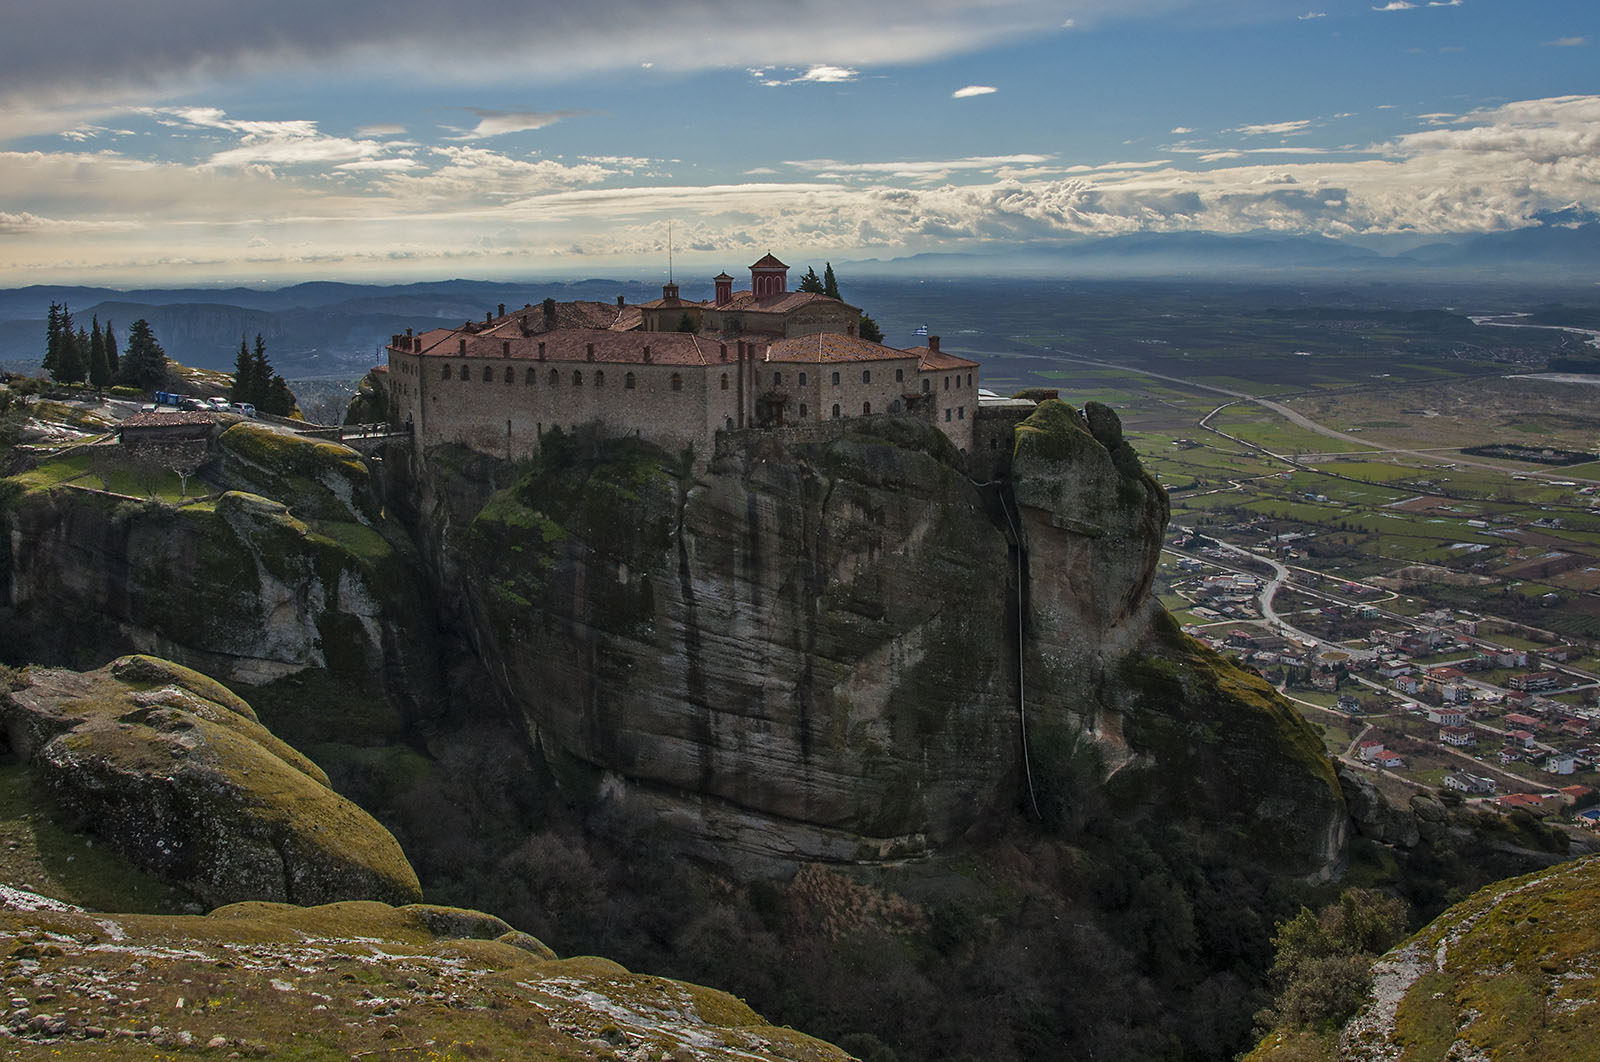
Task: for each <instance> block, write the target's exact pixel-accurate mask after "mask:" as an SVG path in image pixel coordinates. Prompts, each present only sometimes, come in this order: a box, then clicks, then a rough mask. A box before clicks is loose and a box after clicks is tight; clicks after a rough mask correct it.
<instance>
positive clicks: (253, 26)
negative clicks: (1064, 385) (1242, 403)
mask: <svg viewBox="0 0 1600 1062" xmlns="http://www.w3.org/2000/svg"><path fill="white" fill-rule="evenodd" d="M8 8H9V10H8V17H7V19H6V32H5V34H4V35H3V36H0V286H6V287H13V286H20V285H24V284H33V283H108V284H122V285H130V284H138V285H148V284H163V283H183V284H193V283H212V282H215V283H224V282H226V283H235V282H243V283H258V282H265V283H274V284H276V283H282V282H285V281H290V280H300V279H318V278H339V279H350V280H394V279H403V278H418V279H421V278H444V277H454V276H470V277H527V278H535V277H548V276H571V275H618V274H627V273H630V272H631V273H633V274H634V275H653V271H655V270H656V267H657V266H660V267H662V268H664V260H665V256H666V245H667V240H668V229H669V223H670V226H671V231H672V233H673V241H674V244H675V247H676V250H677V260H678V262H679V263H680V265H681V267H682V268H683V269H684V270H685V271H686V272H687V273H689V274H691V275H692V274H693V273H694V271H696V270H698V269H699V268H701V267H706V268H711V267H715V268H725V269H728V270H730V271H732V272H737V271H738V269H740V268H742V267H743V266H744V265H746V264H748V261H750V260H753V258H754V257H758V256H759V255H760V254H761V253H762V252H763V251H765V250H767V249H768V248H771V249H773V250H774V251H777V252H778V253H779V255H780V256H781V257H784V258H785V259H786V260H788V261H791V262H794V261H799V262H807V261H811V260H813V259H818V260H820V259H821V258H824V257H831V258H833V259H835V260H842V259H848V258H852V257H865V256H872V257H879V258H887V257H893V256H896V255H902V254H910V253H916V252H918V251H928V250H946V251H949V250H975V249H994V248H997V247H1002V248H1003V247H1015V246H1022V245H1027V244H1032V243H1044V242H1050V241H1061V240H1068V239H1078V238H1083V237H1085V236H1094V235H1111V234H1118V233H1129V232H1140V231H1147V232H1165V231H1182V230H1204V231H1211V232H1221V233H1239V232H1252V231H1274V232H1288V233H1320V234H1326V235H1332V236H1339V237H1350V238H1367V237H1380V236H1391V235H1395V234H1399V235H1402V236H1405V235H1412V234H1423V235H1427V236H1430V237H1431V236H1433V235H1435V234H1459V233H1474V232H1482V231H1491V230H1502V229H1507V228H1515V227H1520V226H1525V225H1529V224H1540V223H1543V221H1542V220H1541V219H1548V217H1549V216H1550V215H1552V214H1559V216H1561V217H1567V218H1570V217H1584V216H1588V215H1600V52H1597V50H1596V49H1597V38H1600V3H1597V2H1596V0H1384V2H1379V3H1374V2H1372V0H1363V2H1359V3H1357V2H1349V0H1294V2H1290V0H875V2H873V3H863V2H861V0H783V2H781V3H779V2H769V0H741V2H739V3H734V4H729V3H726V2H719V3H712V2H711V0H656V2H644V0H586V2H584V3H581V4H575V3H569V2H559V3H558V2H554V0H454V2H453V3H451V4H440V3H438V2H436V0H386V2H385V3H383V4H378V3H374V2H372V0H335V2H329V0H314V2H313V0H273V2H271V3H267V2H265V0H231V2H228V3H218V2H217V0H140V2H139V3H135V4H128V3H121V4H113V3H110V2H108V0H13V3H12V4H11V5H8ZM645 267H648V268H649V272H646V273H643V274H641V273H639V272H638V271H639V270H640V269H642V268H645Z"/></svg>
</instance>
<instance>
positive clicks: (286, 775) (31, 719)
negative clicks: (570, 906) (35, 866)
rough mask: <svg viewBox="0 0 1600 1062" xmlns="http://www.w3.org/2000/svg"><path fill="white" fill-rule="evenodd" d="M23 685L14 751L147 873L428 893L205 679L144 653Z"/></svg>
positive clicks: (331, 890)
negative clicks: (94, 668) (140, 655)
mask: <svg viewBox="0 0 1600 1062" xmlns="http://www.w3.org/2000/svg"><path fill="white" fill-rule="evenodd" d="M22 678H23V680H24V681H25V683H26V684H25V685H24V686H23V687H22V688H21V689H18V690H14V691H10V692H0V718H3V721H4V725H5V727H6V736H7V742H8V744H9V746H10V749H11V751H12V752H13V753H15V754H16V755H17V756H18V757H20V758H22V759H23V760H25V761H26V762H27V763H28V764H29V766H30V768H31V769H32V771H33V774H34V778H35V780H36V782H37V783H38V784H39V785H41V786H42V787H43V788H44V789H45V790H46V791H47V792H48V793H49V794H50V796H51V798H52V800H53V801H54V803H55V804H56V806H57V807H58V808H59V809H60V812H61V814H62V815H63V816H64V818H65V821H67V822H68V823H69V824H70V825H72V826H73V827H74V828H77V829H79V830H82V831H85V832H89V833H92V834H93V835H94V836H95V837H97V838H100V839H101V840H102V841H103V842H105V843H107V844H109V845H111V846H112V847H113V848H115V849H117V850H118V851H120V852H121V853H123V854H124V855H125V856H126V857H127V858H128V859H129V860H130V861H132V862H133V863H134V864H135V865H136V866H139V867H141V868H142V869H144V870H146V871H148V872H150V873H152V874H155V875H156V876H157V877H159V878H161V879H163V880H165V881H170V882H174V883H177V884H179V885H181V886H183V887H184V888H185V889H187V890H189V891H190V892H192V893H194V894H195V895H197V896H199V897H201V898H202V899H204V900H205V901H206V902H208V903H212V904H221V903H229V902H233V901H236V900H242V899H264V900H280V901H291V902H298V903H324V902H328V901H331V900H338V899H352V898H370V899H379V900H386V901H394V902H409V901H416V900H419V899H420V898H421V891H420V888H419V886H418V884H417V878H416V874H415V872H413V871H412V869H411V866H410V864H409V863H408V862H407V861H406V858H405V856H404V854H403V853H402V852H401V851H400V846H399V845H398V844H396V843H395V840H394V838H393V837H391V836H390V835H389V833H388V831H386V830H384V829H383V827H381V826H379V825H378V824H377V823H376V822H374V821H373V820H372V819H371V817H370V816H368V815H367V814H366V813H365V812H363V811H362V810H361V809H360V808H358V807H356V806H355V805H354V804H351V803H350V802H349V801H347V800H345V799H344V798H343V797H341V796H339V795H338V794H336V793H334V792H333V791H332V790H331V789H330V788H328V783H327V776H326V775H324V774H323V772H322V771H321V769H320V768H318V767H317V766H316V765H315V764H313V763H312V762H311V761H310V760H308V759H306V758H305V757H304V756H302V755H301V754H300V753H298V752H296V751H295V750H294V749H292V748H290V747H289V746H288V745H286V744H284V743H283V742H282V741H280V740H278V738H276V737H275V736H273V735H272V733H271V732H270V731H268V730H267V729H266V728H265V727H263V726H262V725H261V724H260V723H259V722H257V721H256V719H255V716H254V713H253V712H250V711H249V708H248V706H247V705H243V704H242V702H240V701H239V700H238V698H236V697H235V696H234V695H233V694H231V693H230V692H229V691H227V690H226V689H223V688H222V687H220V686H218V685H217V684H215V683H213V682H210V681H209V680H207V679H205V677H204V676H201V675H197V674H195V673H194V672H192V671H189V670H188V669H184V668H179V667H177V666H176V665H172V664H170V663H168V662H166V661H159V660H153V659H150V658H147V657H143V658H141V657H133V658H124V659H122V660H118V661H114V662H113V663H112V664H110V665H109V666H107V667H105V668H102V669H100V670H98V671H94V672H89V673H84V674H80V673H76V672H70V671H61V670H51V669H44V668H30V669H28V670H27V671H25V672H24V673H23V675H22ZM163 678H167V679H168V680H169V681H166V682H162V681H161V680H162V679H163ZM236 706H240V707H243V709H244V710H243V711H240V710H238V707H236ZM507 928H509V927H507Z"/></svg>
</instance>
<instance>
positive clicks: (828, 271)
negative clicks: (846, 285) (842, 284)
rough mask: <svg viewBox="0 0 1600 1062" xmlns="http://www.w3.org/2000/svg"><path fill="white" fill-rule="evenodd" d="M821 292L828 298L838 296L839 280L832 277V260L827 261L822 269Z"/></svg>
mask: <svg viewBox="0 0 1600 1062" xmlns="http://www.w3.org/2000/svg"><path fill="white" fill-rule="evenodd" d="M822 293H823V294H824V295H826V296H828V298H830V299H837V298H838V297H839V282H838V281H837V280H835V279H834V276H833V263H832V262H828V263H827V264H826V267H825V268H824V269H823V270H822Z"/></svg>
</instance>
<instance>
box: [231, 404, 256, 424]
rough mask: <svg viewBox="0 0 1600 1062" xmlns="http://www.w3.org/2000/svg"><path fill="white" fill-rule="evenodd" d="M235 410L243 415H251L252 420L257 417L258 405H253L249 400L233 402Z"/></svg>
mask: <svg viewBox="0 0 1600 1062" xmlns="http://www.w3.org/2000/svg"><path fill="white" fill-rule="evenodd" d="M233 411H234V412H235V413H237V414H239V415H240V416H241V417H249V418H250V419H251V420H254V419H255V418H256V407H255V406H253V405H251V404H250V403H249V402H235V403H234V404H233Z"/></svg>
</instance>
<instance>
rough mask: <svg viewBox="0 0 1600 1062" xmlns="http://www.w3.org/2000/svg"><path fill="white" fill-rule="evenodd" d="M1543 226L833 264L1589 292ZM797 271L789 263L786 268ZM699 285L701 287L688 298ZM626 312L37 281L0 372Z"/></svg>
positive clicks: (214, 363) (448, 294) (1579, 253)
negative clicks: (66, 338)
mask: <svg viewBox="0 0 1600 1062" xmlns="http://www.w3.org/2000/svg"><path fill="white" fill-rule="evenodd" d="M1543 220H1545V221H1546V222H1548V223H1547V224H1544V225H1539V226H1534V227H1531V228H1523V229H1516V230H1513V231H1510V232H1502V233H1492V234H1487V235H1480V236H1471V237H1461V238H1455V239H1447V240H1439V241H1436V242H1431V243H1421V242H1419V241H1418V238H1410V239H1409V240H1407V239H1406V238H1404V237H1396V238H1394V239H1392V240H1390V241H1388V242H1387V243H1386V245H1384V246H1383V247H1374V246H1362V245H1357V244H1354V243H1350V242H1342V241H1339V240H1334V239H1328V238H1323V237H1315V236H1279V235H1273V234H1264V235H1246V236H1218V235H1213V234H1210V233H1136V234H1132V235H1127V236H1115V237H1110V238H1107V239H1100V240H1086V241H1082V242H1075V243H1066V244H1058V245H1052V246H1041V245H1028V246H1024V247H1014V248H1005V249H1001V250H997V251H994V252H990V253H979V252H970V253H953V254H919V255H912V256H909V257H904V258H895V259H889V260H878V259H866V260H859V261H854V262H840V263H838V267H839V268H840V270H841V273H847V274H848V275H849V276H851V277H858V278H863V279H864V278H869V277H870V278H874V279H877V280H895V281H907V282H909V281H914V280H917V279H919V278H922V277H930V278H931V277H964V276H965V277H971V276H990V277H1005V276H1017V277H1025V276H1049V277H1083V278H1104V279H1162V278H1171V279H1176V280H1184V281H1189V282H1193V281H1196V280H1203V281H1206V282H1211V283H1228V282H1229V281H1235V280H1236V281H1239V282H1241V283H1251V284H1260V283H1263V282H1271V281H1279V282H1289V283H1295V284H1316V283H1343V284H1351V283H1363V282H1369V281H1370V282H1384V283H1390V282H1402V281H1403V282H1410V283H1426V284H1442V283H1462V284H1484V283H1496V284H1517V285H1537V284H1550V285H1553V286H1560V287H1563V288H1573V287H1588V288H1591V289H1592V288H1594V286H1595V285H1596V284H1597V283H1600V222H1597V221H1596V220H1594V219H1593V218H1590V217H1588V216H1578V215H1576V214H1572V213H1571V212H1559V213H1554V214H1551V215H1549V216H1548V217H1547V218H1545V219H1543ZM802 268H803V264H800V265H796V266H795V271H796V273H797V275H798V272H799V271H800V270H801V269H802ZM702 287H704V288H706V290H704V291H701V290H700V289H701V288H702ZM684 294H685V296H686V297H688V298H702V297H709V295H710V291H709V281H707V282H706V283H704V284H701V283H699V282H697V281H696V280H695V279H693V278H691V279H689V280H687V282H686V283H685V284H684ZM618 295H622V296H625V297H626V298H627V299H628V301H630V302H638V301H644V300H648V299H652V298H656V297H658V296H659V295H660V289H659V288H657V287H655V286H653V285H649V284H643V283H640V282H639V281H637V280H634V281H617V280H604V279H588V280H578V281H556V282H551V281H529V282H527V283H506V282H490V281H475V280H444V281H437V282H430V283H416V284H398V285H372V284H349V283H335V282H317V283H307V284H296V285H294V286H292V287H286V288H279V289H276V290H262V289H255V288H243V287H233V288H152V289H145V290H137V291H118V290H114V289H111V288H98V287H66V286H36V287H27V288H16V289H10V290H0V364H7V365H12V366H14V367H19V368H26V367H29V366H31V365H36V364H37V362H38V359H39V356H40V354H41V348H42V346H43V342H44V332H45V316H46V312H47V310H48V309H49V306H50V303H52V302H64V303H66V304H67V305H68V306H69V307H70V308H71V309H72V312H73V316H74V318H75V320H77V321H78V322H79V323H81V324H84V325H87V324H88V323H89V320H90V318H91V317H94V316H98V317H99V318H100V320H101V321H102V322H104V321H106V320H108V319H109V320H112V321H114V322H115V324H116V327H117V332H118V336H119V338H124V339H125V337H126V334H127V328H128V325H130V324H132V323H133V321H135V320H137V319H139V318H141V317H142V318H144V319H145V320H147V321H149V322H150V325H151V327H152V328H153V329H154V330H155V333H156V336H157V338H159V339H160V341H161V343H162V345H163V346H164V347H165V348H166V350H167V353H168V354H169V355H171V356H172V357H174V358H176V359H177V360H179V361H182V362H184V363H185V364H189V365H195V366H198V367H202V368H213V369H227V368H230V367H231V366H232V364H233V356H234V353H235V352H236V351H237V350H238V348H239V339H240V337H241V336H243V337H245V338H246V339H248V340H253V339H254V337H255V335H256V334H257V333H260V334H261V335H262V337H263V338H265V340H266V342H267V348H268V352H269V354H270V355H271V357H272V361H273V364H274V366H275V367H276V368H277V369H278V370H279V371H280V372H282V373H283V374H284V375H285V376H287V377H289V378H290V379H306V378H316V377H339V378H350V377H353V376H357V375H360V373H362V372H364V371H365V370H366V368H368V367H369V366H371V365H372V364H374V363H376V362H377V361H379V360H381V358H382V349H383V345H384V344H385V343H387V342H388V340H389V337H390V336H391V335H393V334H394V333H396V332H403V331H404V330H405V329H407V328H415V329H418V330H422V329H427V328H434V327H440V326H454V325H459V324H461V323H462V322H463V321H466V320H481V319H482V318H483V316H484V314H485V313H486V312H489V311H493V310H496V309H497V308H498V307H499V305H500V304H502V303H503V304H505V305H506V306H520V305H523V304H524V303H527V302H530V301H539V300H542V299H544V298H546V297H553V298H556V299H561V300H566V299H580V298H581V299H600V300H607V301H609V300H611V299H614V298H616V297H617V296H618Z"/></svg>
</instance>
